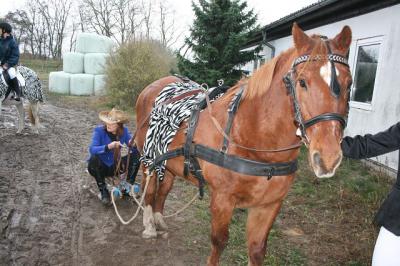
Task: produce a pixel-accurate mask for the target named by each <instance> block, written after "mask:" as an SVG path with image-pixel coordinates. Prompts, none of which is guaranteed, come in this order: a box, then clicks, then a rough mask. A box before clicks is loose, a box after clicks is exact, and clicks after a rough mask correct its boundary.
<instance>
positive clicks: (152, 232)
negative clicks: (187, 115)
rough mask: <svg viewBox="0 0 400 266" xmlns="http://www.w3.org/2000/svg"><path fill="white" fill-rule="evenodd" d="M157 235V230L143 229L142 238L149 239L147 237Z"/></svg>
mask: <svg viewBox="0 0 400 266" xmlns="http://www.w3.org/2000/svg"><path fill="white" fill-rule="evenodd" d="M156 237H157V231H155V230H154V231H153V230H147V229H146V230H144V231H143V233H142V238H144V239H149V238H156Z"/></svg>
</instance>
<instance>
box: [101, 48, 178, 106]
mask: <svg viewBox="0 0 400 266" xmlns="http://www.w3.org/2000/svg"><path fill="white" fill-rule="evenodd" d="M175 69H176V62H175V58H174V56H173V55H172V53H171V51H169V50H167V49H166V48H164V47H163V46H162V45H161V44H160V43H158V42H156V41H149V40H143V41H136V42H130V43H127V44H124V45H121V46H120V47H119V48H118V49H117V50H116V51H115V52H113V53H112V54H111V55H110V57H109V58H108V60H107V67H106V90H107V94H108V95H109V96H110V99H111V101H112V102H111V104H113V105H119V106H120V108H123V109H127V108H132V107H133V106H134V104H135V103H136V99H137V97H138V95H139V94H140V92H141V91H142V90H143V89H144V88H145V87H146V86H147V85H148V84H150V83H151V82H153V81H155V80H157V79H159V78H161V77H163V76H167V75H169V74H170V73H172V72H173V71H174V70H175Z"/></svg>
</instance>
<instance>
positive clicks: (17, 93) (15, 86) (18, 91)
mask: <svg viewBox="0 0 400 266" xmlns="http://www.w3.org/2000/svg"><path fill="white" fill-rule="evenodd" d="M10 86H11V88H12V89H13V90H14V91H15V97H14V100H16V101H20V100H21V97H22V95H21V89H20V87H19V83H18V79H17V78H16V77H15V78H13V79H10Z"/></svg>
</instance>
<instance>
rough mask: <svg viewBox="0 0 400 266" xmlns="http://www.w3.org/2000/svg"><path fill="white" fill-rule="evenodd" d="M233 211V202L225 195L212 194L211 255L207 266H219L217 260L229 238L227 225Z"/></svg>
mask: <svg viewBox="0 0 400 266" xmlns="http://www.w3.org/2000/svg"><path fill="white" fill-rule="evenodd" d="M233 209H234V202H233V200H231V199H229V197H227V196H226V194H223V193H216V192H213V193H212V198H211V204H210V210H211V255H210V256H209V257H208V261H207V265H209V266H211V265H212V266H215V265H219V258H220V256H221V253H222V251H223V250H224V249H225V246H226V244H227V242H228V238H229V224H230V221H231V218H232V213H233Z"/></svg>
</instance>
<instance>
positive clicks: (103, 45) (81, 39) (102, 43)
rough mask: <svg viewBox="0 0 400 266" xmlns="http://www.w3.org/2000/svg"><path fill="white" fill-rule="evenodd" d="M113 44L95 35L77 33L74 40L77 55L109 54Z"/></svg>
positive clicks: (111, 41)
mask: <svg viewBox="0 0 400 266" xmlns="http://www.w3.org/2000/svg"><path fill="white" fill-rule="evenodd" d="M115 45H116V44H115V42H114V41H113V40H112V39H111V38H109V37H107V36H103V35H98V34H96V33H87V32H82V33H79V34H78V36H77V39H76V47H75V51H76V52H79V53H84V54H85V53H109V52H110V51H111V50H112V49H113V47H114V46H115Z"/></svg>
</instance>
